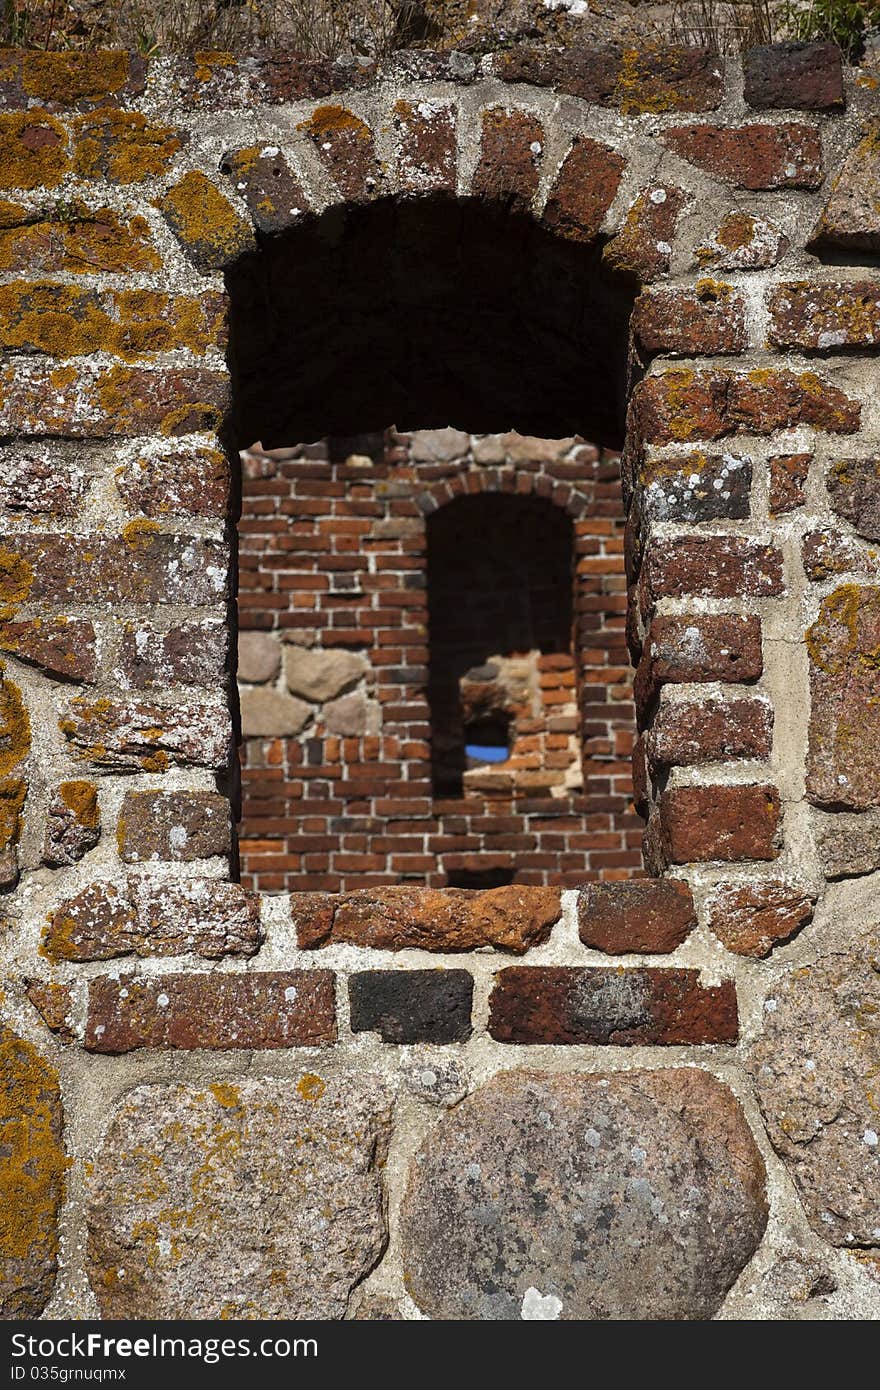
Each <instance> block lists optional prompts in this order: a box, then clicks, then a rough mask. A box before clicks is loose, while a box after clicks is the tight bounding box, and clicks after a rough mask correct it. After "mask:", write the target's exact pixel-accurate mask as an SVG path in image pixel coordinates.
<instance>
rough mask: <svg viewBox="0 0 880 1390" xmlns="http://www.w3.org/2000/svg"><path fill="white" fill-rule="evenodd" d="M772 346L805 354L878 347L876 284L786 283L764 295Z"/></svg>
mask: <svg viewBox="0 0 880 1390" xmlns="http://www.w3.org/2000/svg"><path fill="white" fill-rule="evenodd" d="M767 307H768V310H769V312H770V332H769V335H768V343H769V344H770V346H771V347H779V348H801V349H802V350H803V351H804V352H823V353H830V352H836V351H838V350H840V349H849V348H854V347H857V348H871V347H877V346H878V345H880V281H878V280H822V281H817V280H815V279H813V280H786V281H785V282H784V283H783V284H781V285H775V286H774V287H773V289H772V290H770V291H769V293H768V295H767Z"/></svg>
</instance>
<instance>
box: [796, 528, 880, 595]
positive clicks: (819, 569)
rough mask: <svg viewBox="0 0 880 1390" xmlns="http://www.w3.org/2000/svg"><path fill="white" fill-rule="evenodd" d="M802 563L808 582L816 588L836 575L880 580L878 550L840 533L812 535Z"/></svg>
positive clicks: (826, 531) (805, 541) (806, 542)
mask: <svg viewBox="0 0 880 1390" xmlns="http://www.w3.org/2000/svg"><path fill="white" fill-rule="evenodd" d="M801 559H802V561H803V566H804V572H805V573H806V576H807V578H808V579H810V580H812V582H813V583H814V584H821V582H822V580H823V579H830V578H831V577H832V575H835V574H860V575H864V576H866V577H868V578H872V579H874V578H878V577H880V555H878V552H877V551H876V550H875V549H874V547H873V546H869V545H865V543H864V541H860V540H859V539H858V537H857V536H843V535H841V534H840V532H839V531H832V530H830V529H823V530H817V531H808V532H807V534H806V535H805V536H804V539H803V544H802V546H801Z"/></svg>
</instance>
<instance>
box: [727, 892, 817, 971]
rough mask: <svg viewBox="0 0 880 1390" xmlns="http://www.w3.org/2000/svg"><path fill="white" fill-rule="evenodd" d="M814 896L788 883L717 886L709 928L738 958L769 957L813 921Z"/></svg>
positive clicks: (812, 893)
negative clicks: (776, 947)
mask: <svg viewBox="0 0 880 1390" xmlns="http://www.w3.org/2000/svg"><path fill="white" fill-rule="evenodd" d="M815 901H816V894H815V892H811V891H810V890H809V889H807V888H804V886H803V885H802V884H797V883H791V882H789V881H788V880H786V879H765V880H762V881H761V882H759V883H727V884H718V885H716V886H715V887H714V888H713V889H712V891H711V893H710V895H709V903H708V912H709V926H710V927H711V928H712V931H713V932H714V933H715V935H716V936H717V937H718V940H719V941H721V942H722V943H723V944H724V945H725V946H726V947H727V949H728V951H733V952H735V954H736V955H738V956H757V957H759V958H760V957H761V956H768V955H769V954H770V952H771V951H772V949H773V947H774V946H778V945H780V943H782V942H785V941H790V940H791V938H792V937H793V936H796V935H797V933H798V932H799V931H800V930H801V927H804V926H806V925H807V923H808V922H812V920H813V905H814V903H815Z"/></svg>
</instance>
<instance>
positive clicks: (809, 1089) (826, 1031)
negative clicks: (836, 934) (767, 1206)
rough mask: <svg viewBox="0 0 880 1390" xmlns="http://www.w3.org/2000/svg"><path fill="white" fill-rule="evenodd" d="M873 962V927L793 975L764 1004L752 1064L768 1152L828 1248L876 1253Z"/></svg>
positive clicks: (879, 1012)
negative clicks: (863, 1248)
mask: <svg viewBox="0 0 880 1390" xmlns="http://www.w3.org/2000/svg"><path fill="white" fill-rule="evenodd" d="M878 959H880V934H878V930H877V928H876V927H871V928H868V929H862V930H861V931H860V932H859V933H858V934H857V935H851V937H850V939H849V940H848V942H847V945H846V947H845V949H837V950H832V951H828V952H826V953H825V954H823V955H821V956H820V957H819V958H818V960H817V961H816V962H815V963H814V964H813V965H808V966H801V967H800V968H799V969H797V970H794V971H792V972H791V974H790V975H789V976H788V978H787V979H786V980H785V982H784V983H783V984H782V985H781V987H778V988H774V995H773V1007H772V1008H768V1007H767V1005H766V1004H765V1009H764V1031H763V1033H762V1036H761V1037H760V1038H759V1039H758V1042H757V1043H756V1044H755V1047H754V1050H753V1054H752V1070H753V1073H754V1076H755V1080H756V1083H757V1088H758V1099H759V1101H760V1104H761V1110H762V1112H763V1115H764V1119H765V1120H766V1123H767V1129H768V1132H769V1135H770V1139H771V1141H772V1143H773V1147H774V1148H775V1149H776V1150H777V1152H778V1153H779V1154H780V1155H781V1157H782V1158H783V1159H784V1161H785V1163H786V1166H787V1167H788V1169H789V1172H790V1173H791V1175H792V1177H793V1178H794V1181H795V1183H796V1185H797V1188H798V1190H799V1192H800V1194H801V1198H802V1200H803V1202H804V1206H805V1208H806V1212H807V1216H808V1217H809V1219H810V1222H811V1224H812V1225H813V1227H814V1228H815V1230H816V1231H817V1232H818V1233H819V1234H820V1235H821V1236H822V1237H823V1239H825V1240H830V1241H831V1242H832V1244H834V1245H842V1246H847V1245H863V1246H878V1245H880V1142H878V1123H877V1105H876V1100H875V1098H874V1095H875V1085H874V1082H875V1080H876V1077H877V1074H878V1072H880V972H878V966H877V962H878ZM768 1003H769V1001H768Z"/></svg>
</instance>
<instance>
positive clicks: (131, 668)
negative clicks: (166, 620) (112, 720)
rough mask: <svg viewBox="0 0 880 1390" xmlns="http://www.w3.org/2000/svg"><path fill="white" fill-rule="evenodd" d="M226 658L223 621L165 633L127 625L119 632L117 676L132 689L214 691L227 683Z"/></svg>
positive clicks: (226, 633) (139, 624) (140, 624)
mask: <svg viewBox="0 0 880 1390" xmlns="http://www.w3.org/2000/svg"><path fill="white" fill-rule="evenodd" d="M228 658H229V629H228V627H227V625H226V623H225V622H219V621H217V620H216V619H210V618H205V619H204V620H203V621H202V622H200V623H180V624H179V625H175V626H174V627H169V628H167V629H166V630H162V629H161V628H156V627H153V626H152V625H150V624H148V623H144V622H130V623H126V624H125V626H124V628H123V630H122V642H121V644H120V651H119V660H120V666H119V669H118V673H117V674H118V679H119V683H120V684H121V685H123V686H128V687H133V688H134V689H135V690H146V689H150V688H152V687H154V686H162V685H204V686H210V687H211V688H212V689H214V690H217V689H218V688H220V689H222V688H223V687H224V686H225V685H226V683H227V679H228V677H227V664H228Z"/></svg>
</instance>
